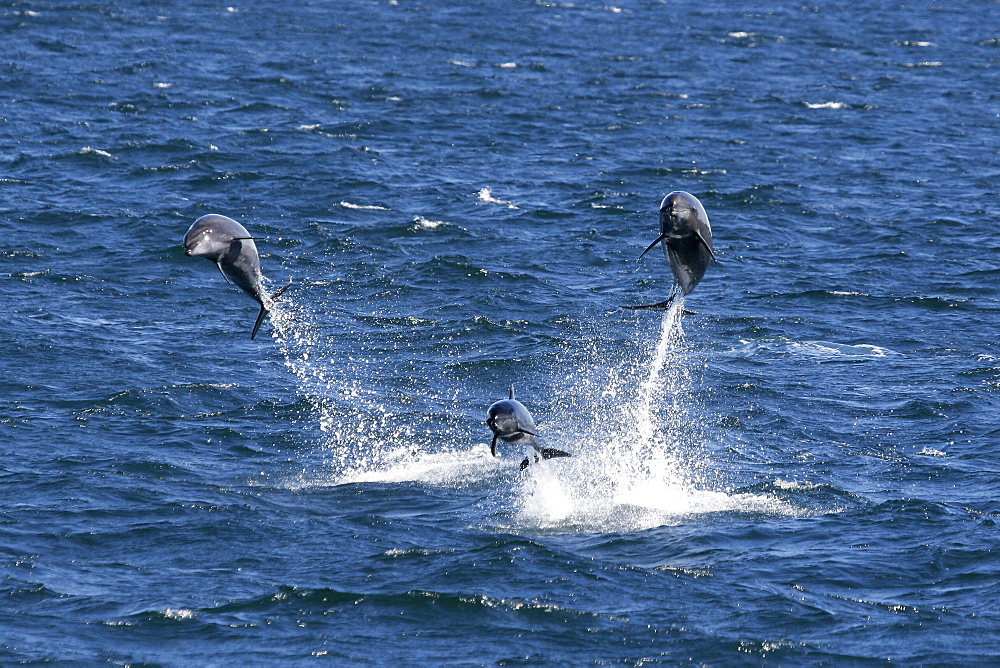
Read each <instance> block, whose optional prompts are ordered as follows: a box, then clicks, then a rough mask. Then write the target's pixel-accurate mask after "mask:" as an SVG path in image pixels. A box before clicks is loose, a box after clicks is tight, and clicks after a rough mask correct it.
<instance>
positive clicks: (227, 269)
mask: <svg viewBox="0 0 1000 668" xmlns="http://www.w3.org/2000/svg"><path fill="white" fill-rule="evenodd" d="M253 240H254V237H252V236H251V235H250V233H249V232H247V229H246V228H245V227H243V226H242V225H240V224H239V223H237V222H236V221H235V220H233V219H232V218H227V217H226V216H220V215H219V214H216V213H211V214H209V215H207V216H202V217H201V218H199V219H198V220H196V221H194V224H193V225H191V228H190V229H189V230H188V231H187V234H185V235H184V254H185V255H188V256H191V257H203V258H207V259H209V260H211V261H212V262H214V263H215V266H217V267H218V268H219V271H220V272H221V273H222V277H223V278H224V279H226V282H227V283H234V284H236V285H237V286H238V287H239V288H240V289H241V290H243V292H245V293H247V294H248V295H250V296H251V297H252V298H253V299H254V301H256V302H257V303H258V304H260V313H258V314H257V321H256V322H255V323H254V325H253V331H251V332H250V338H251V339H253V338H254V337H255V336H257V330H258V329H260V323H261V322H263V321H264V316H265V315H267V313H268V307H269V306H270V305H271V302H273V301H274V300H275V299H277V298H278V297H280V296H281V293H283V292H284V291H285V290H287V289H288V286H289V285H291V284H292V282H291V281H289V282H288V285H285V286H284V287H281V288H278V290H276V291H275V292H274V293H273V294H271V295H270V296H267V295H266V294H265V293H264V277H263V276H262V275H261V273H260V258H259V257H258V256H257V245H256V244H254V242H253Z"/></svg>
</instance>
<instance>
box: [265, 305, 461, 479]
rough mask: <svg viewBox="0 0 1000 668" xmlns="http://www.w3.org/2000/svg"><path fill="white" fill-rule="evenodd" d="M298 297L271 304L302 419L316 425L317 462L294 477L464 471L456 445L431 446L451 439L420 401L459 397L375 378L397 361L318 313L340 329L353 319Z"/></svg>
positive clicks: (438, 402)
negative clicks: (333, 333) (304, 410)
mask: <svg viewBox="0 0 1000 668" xmlns="http://www.w3.org/2000/svg"><path fill="white" fill-rule="evenodd" d="M296 297H297V296H296V295H289V296H288V298H287V299H284V300H282V301H281V302H279V303H276V304H275V305H274V308H273V309H272V311H271V321H272V324H273V338H274V340H275V341H276V343H277V344H278V347H279V349H280V351H281V353H282V356H283V357H284V362H285V366H286V367H287V368H288V369H289V371H291V373H292V375H293V376H294V377H295V379H296V384H297V391H298V393H299V394H300V395H301V396H303V397H304V398H305V399H306V400H307V402H308V404H309V407H310V408H309V410H308V415H304V416H303V420H304V421H305V422H307V423H308V426H309V427H311V428H312V429H316V428H318V431H319V434H318V435H317V439H318V446H319V447H318V448H316V452H317V454H318V455H320V456H321V457H322V462H321V463H319V464H318V465H317V466H315V467H314V468H315V470H312V471H307V472H306V473H304V474H303V477H302V479H301V480H299V481H298V483H296V484H297V485H300V486H301V485H305V484H315V485H330V484H333V485H338V484H345V483H350V482H365V481H376V480H377V481H382V482H393V481H401V480H403V479H406V478H405V476H406V475H407V474H409V475H411V476H412V475H414V472H422V473H424V474H426V475H427V476H428V477H429V478H430V480H431V481H441V480H443V479H444V478H445V477H447V474H446V473H444V472H442V471H441V470H439V469H451V470H453V473H454V475H455V476H456V477H458V478H464V477H467V476H468V475H469V473H468V471H467V470H466V469H467V468H468V467H467V466H464V464H461V465H460V464H456V458H455V454H454V450H453V449H451V448H449V447H448V446H447V445H444V446H440V445H439V447H437V448H434V445H435V444H436V443H440V441H442V440H444V441H450V440H454V439H453V438H451V436H452V435H451V434H449V427H448V426H447V425H444V426H443V425H442V418H441V416H440V415H438V414H434V413H432V412H431V411H430V410H428V409H427V408H426V406H423V405H422V404H424V403H427V404H432V405H434V406H436V407H438V408H445V409H446V407H447V406H448V405H449V403H452V402H454V401H455V400H456V397H455V396H448V397H445V396H440V395H439V394H438V393H435V392H434V391H427V392H423V393H417V392H412V391H408V388H404V387H396V386H393V387H390V388H385V387H382V386H380V384H379V383H378V381H377V380H372V379H373V378H378V377H380V375H382V372H384V370H385V367H386V365H391V364H393V363H394V362H393V361H392V360H387V359H386V357H385V355H383V354H380V353H379V352H377V351H375V352H371V351H369V352H367V353H366V352H364V351H363V350H362V349H364V348H366V345H365V343H364V336H363V335H354V337H353V338H352V339H347V340H346V341H341V340H340V339H341V338H345V337H330V336H329V335H328V333H326V332H325V331H324V328H323V327H320V325H319V323H320V322H321V321H322V322H324V323H325V325H326V326H327V327H329V326H331V325H332V326H333V327H336V328H337V329H338V331H341V332H350V331H351V330H352V329H356V328H357V325H356V323H353V324H352V323H351V322H350V321H349V319H348V318H346V317H343V316H339V315H337V314H335V313H323V314H322V317H320V316H319V314H317V313H315V312H314V311H315V308H316V307H315V306H314V305H312V303H311V302H308V301H307V300H304V299H301V298H296ZM359 339H360V340H361V342H360V343H359ZM410 380H413V379H410ZM416 382H417V383H419V382H420V380H419V379H416ZM418 394H419V395H420V396H419V397H418V396H416V395H418ZM432 451H433V452H432ZM431 454H433V455H440V456H433V457H431V456H430V455H431ZM428 457H430V458H428ZM407 472H408V473H407ZM307 477H308V478H309V480H310V481H311V482H310V483H307V482H306V478H307ZM408 479H410V480H413V479H414V478H413V477H410V478H408Z"/></svg>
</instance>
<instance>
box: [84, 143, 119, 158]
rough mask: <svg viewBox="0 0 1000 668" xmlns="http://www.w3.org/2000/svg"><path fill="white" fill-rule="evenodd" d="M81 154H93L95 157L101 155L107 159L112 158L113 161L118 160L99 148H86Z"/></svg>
mask: <svg viewBox="0 0 1000 668" xmlns="http://www.w3.org/2000/svg"><path fill="white" fill-rule="evenodd" d="M80 153H93V154H94V155H99V156H102V157H105V158H111V159H112V160H117V159H118V157H117V156H114V155H111V154H110V153H108V152H107V151H102V150H101V149H99V148H93V147H91V146H84V147H83V148H82V149H80Z"/></svg>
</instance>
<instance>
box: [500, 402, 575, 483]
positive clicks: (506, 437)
mask: <svg viewBox="0 0 1000 668" xmlns="http://www.w3.org/2000/svg"><path fill="white" fill-rule="evenodd" d="M486 425H487V426H488V427H489V428H490V431H492V432H493V441H492V442H491V443H490V452H491V453H492V454H493V456H494V457H496V456H497V439H500V440H501V441H504V442H505V443H523V444H524V445H530V446H531V447H533V448H534V449H535V461H536V462H537V461H538V459H539V456H541V458H542V459H552V458H553V457H569V456H571V455H570V454H569V453H568V452H563V451H562V450H556V449H555V448H543V447H542V446H541V445H539V443H538V434H536V433H535V421H534V420H533V419H532V418H531V413H529V412H528V409H527V408H525V407H524V404H522V403H521V402H520V401H518V400H516V399H515V398H514V386H513V385H512V386H511V388H510V398H509V399H504V400H502V401H498V402H496V403H494V404H493V405H492V406H490V408H489V410H488V411H486ZM530 463H531V461H530V459H528V458H525V459H524V461H523V462H521V470H522V471H523V470H524V469H526V468H528V464H530Z"/></svg>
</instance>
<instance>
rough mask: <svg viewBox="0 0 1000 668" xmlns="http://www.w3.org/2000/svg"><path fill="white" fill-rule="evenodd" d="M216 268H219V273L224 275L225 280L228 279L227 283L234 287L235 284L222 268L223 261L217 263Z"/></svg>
mask: <svg viewBox="0 0 1000 668" xmlns="http://www.w3.org/2000/svg"><path fill="white" fill-rule="evenodd" d="M215 266H216V267H218V268H219V273H220V274H222V277H223V278H224V279H226V283H229V285H232V284H233V282H232V281H230V280H229V277H228V276H226V271H225V270H224V269H223V268H222V261H221V260H220V261H219V262H216V263H215Z"/></svg>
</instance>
